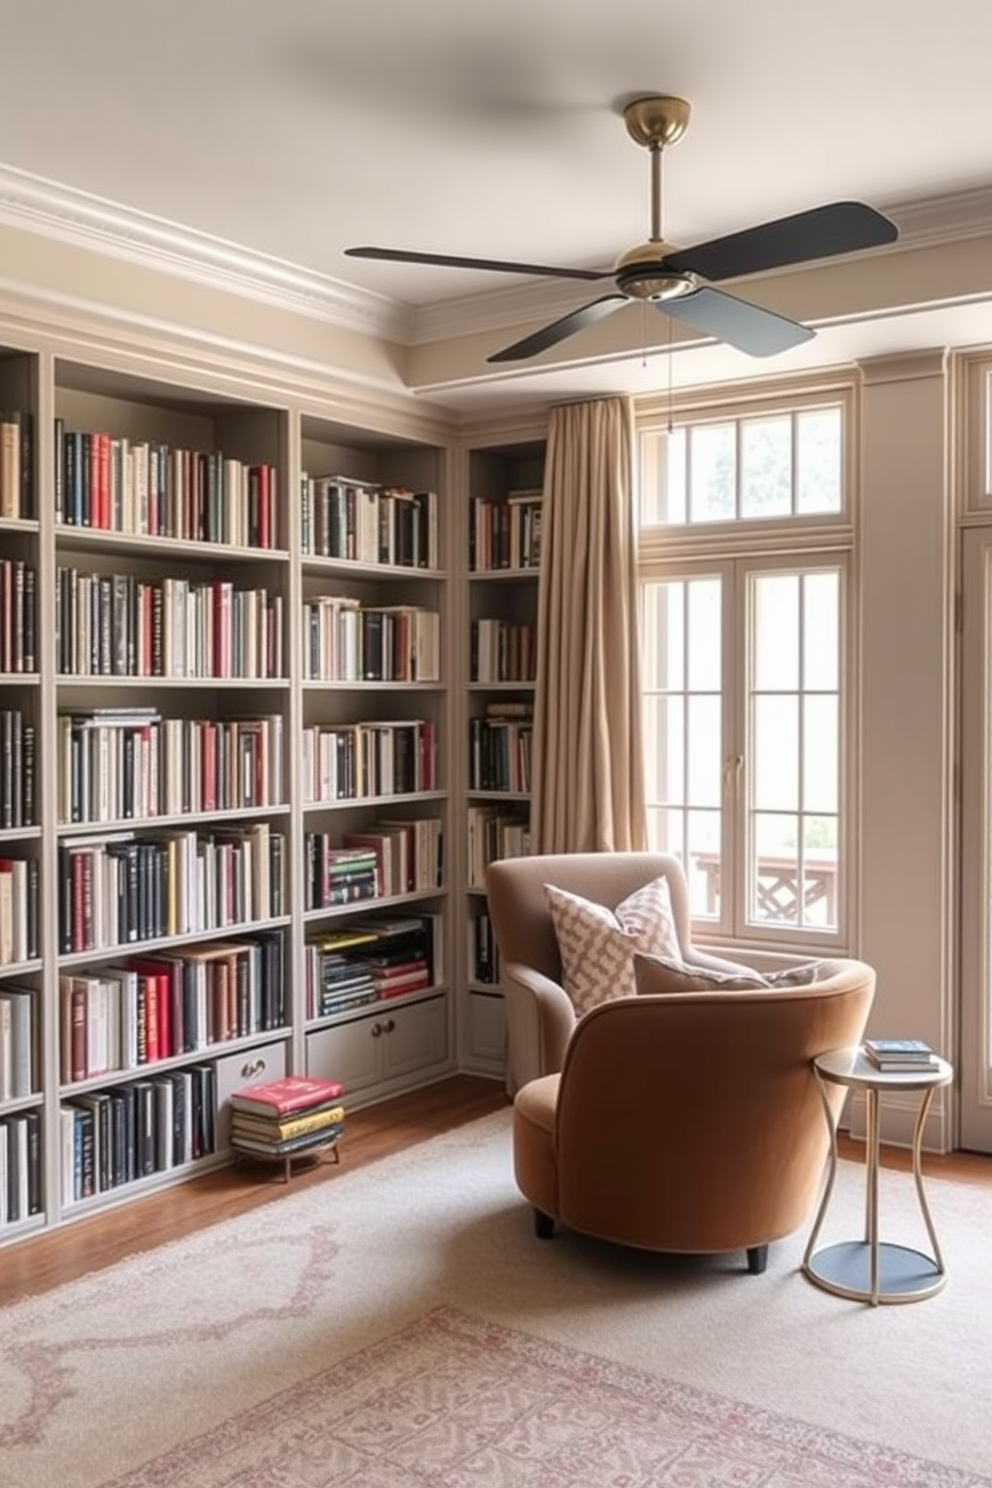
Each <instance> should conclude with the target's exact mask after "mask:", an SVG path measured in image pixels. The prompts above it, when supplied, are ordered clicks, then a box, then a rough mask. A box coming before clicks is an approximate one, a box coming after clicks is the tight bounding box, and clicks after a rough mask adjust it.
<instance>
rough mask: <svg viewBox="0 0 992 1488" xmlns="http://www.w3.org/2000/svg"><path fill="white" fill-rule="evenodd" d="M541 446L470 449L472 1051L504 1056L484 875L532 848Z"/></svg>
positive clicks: (533, 442) (480, 1058) (491, 1066)
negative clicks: (503, 860)
mask: <svg viewBox="0 0 992 1488" xmlns="http://www.w3.org/2000/svg"><path fill="white" fill-rule="evenodd" d="M544 456H545V445H544V442H543V440H539V439H520V440H513V441H508V442H506V443H500V444H496V445H491V446H479V447H475V448H472V449H471V450H470V451H469V458H468V484H469V496H468V514H467V534H466V542H467V565H468V583H467V587H468V632H469V647H468V654H467V656H466V658H465V663H466V677H465V696H466V697H467V699H468V708H467V715H468V716H467V722H466V738H465V749H466V769H465V778H466V822H465V846H466V873H465V885H466V889H465V911H464V919H465V926H466V937H465V938H466V954H467V974H468V983H467V990H468V996H467V1018H466V1023H467V1029H468V1033H469V1038H470V1046H469V1048H468V1050H467V1059H468V1061H469V1062H470V1063H471V1065H472V1067H473V1068H476V1069H478V1070H480V1071H482V1072H486V1073H492V1074H501V1073H503V1072H504V1071H505V1065H506V1018H505V1015H504V1009H503V998H502V993H501V990H500V970H499V958H498V955H497V951H496V944H495V939H494V936H493V932H492V926H491V922H490V918H489V912H488V908H487V903H486V894H485V884H484V875H485V868H486V864H487V863H489V862H490V861H491V860H492V859H493V858H498V857H515V856H519V855H520V854H522V853H526V852H527V851H528V850H529V831H530V788H531V781H530V741H531V729H532V722H533V712H534V679H535V668H536V656H537V653H536V630H537V591H538V572H539V565H540V551H541V492H542V483H543V479H544Z"/></svg>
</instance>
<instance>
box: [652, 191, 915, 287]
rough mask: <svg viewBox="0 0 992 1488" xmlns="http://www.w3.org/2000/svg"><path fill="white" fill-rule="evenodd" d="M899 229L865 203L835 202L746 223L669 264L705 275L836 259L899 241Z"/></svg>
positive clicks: (671, 259)
mask: <svg viewBox="0 0 992 1488" xmlns="http://www.w3.org/2000/svg"><path fill="white" fill-rule="evenodd" d="M898 236H899V229H898V228H897V227H896V225H895V223H894V222H890V221H889V219H888V218H887V217H883V216H882V214H881V212H876V211H875V209H874V207H868V206H865V204H864V202H831V203H829V204H828V205H827V206H823V207H812V208H811V209H810V210H809V211H808V212H797V213H796V215H795V216H794V217H780V218H779V220H778V221H777V222H764V223H761V224H760V225H759V226H758V227H749V228H745V230H744V231H743V232H737V233H731V234H730V236H729V237H726V238H713V239H712V240H711V241H710V242H709V243H697V244H696V246H695V247H694V248H680V249H678V251H677V252H675V253H670V254H668V255H667V256H666V258H665V267H666V268H667V269H675V270H676V272H678V273H680V274H681V273H686V272H689V273H692V274H699V275H700V276H701V278H703V279H736V278H738V277H740V276H741V275H744V274H758V273H760V272H761V271H762V270H763V269H781V268H784V267H785V266H786V265H787V264H799V263H808V262H811V261H813V260H815V259H818V258H832V257H833V255H834V254H836V253H855V252H857V251H858V250H859V249H862V248H877V247H879V246H880V244H882V243H894V242H895V240H896V238H897V237H898Z"/></svg>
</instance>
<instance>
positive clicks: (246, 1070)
mask: <svg viewBox="0 0 992 1488" xmlns="http://www.w3.org/2000/svg"><path fill="white" fill-rule="evenodd" d="M264 1072H265V1060H264V1059H261V1058H259V1059H249V1061H248V1063H247V1064H243V1065H242V1066H241V1078H242V1079H243V1080H253V1079H254V1078H255V1076H256V1075H261V1074H264Z"/></svg>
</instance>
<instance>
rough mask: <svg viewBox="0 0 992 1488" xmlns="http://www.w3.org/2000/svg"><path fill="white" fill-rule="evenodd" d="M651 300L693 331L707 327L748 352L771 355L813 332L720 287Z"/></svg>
mask: <svg viewBox="0 0 992 1488" xmlns="http://www.w3.org/2000/svg"><path fill="white" fill-rule="evenodd" d="M655 303H656V305H657V308H658V309H659V310H661V311H663V313H664V314H665V315H670V316H671V317H672V319H673V320H681V321H684V322H685V324H686V325H691V326H693V327H694V328H695V329H696V330H697V331H707V332H708V333H709V334H710V335H711V336H716V337H718V338H719V340H721V341H726V343H727V345H728V346H736V347H737V350H738V351H746V352H747V353H748V355H749V356H759V357H761V356H774V355H775V353H776V352H777V351H788V350H789V348H790V347H791V346H799V345H801V344H802V342H803V341H809V340H811V339H812V337H813V336H814V335H815V334H816V333H815V331H811V330H810V328H809V326H804V325H800V324H799V322H798V321H795V320H788V319H787V318H786V317H785V316H784V315H776V314H775V313H774V311H772V310H762V309H761V308H760V307H759V306H758V305H751V304H749V303H748V302H747V300H738V299H735V298H734V296H733V295H728V294H724V292H723V290H722V289H697V290H694V291H693V293H692V294H687V295H684V296H682V298H676V299H672V300H657V301H655Z"/></svg>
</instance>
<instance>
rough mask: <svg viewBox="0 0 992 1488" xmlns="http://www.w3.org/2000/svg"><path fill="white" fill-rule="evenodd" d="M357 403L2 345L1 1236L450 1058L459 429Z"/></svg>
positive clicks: (106, 1200)
mask: <svg viewBox="0 0 992 1488" xmlns="http://www.w3.org/2000/svg"><path fill="white" fill-rule="evenodd" d="M150 367H151V368H153V369H154V371H153V374H150V372H149V368H150ZM334 410H335V400H334V398H333V397H332V396H331V395H330V394H328V395H327V397H326V398H324V397H320V396H316V395H314V394H313V392H312V389H309V388H308V390H307V391H305V392H301V393H300V394H299V396H296V397H294V398H292V399H290V398H287V396H286V394H285V389H284V388H283V387H281V386H280V385H279V384H278V379H276V380H275V385H274V386H270V385H269V383H268V381H267V379H266V375H265V367H264V364H263V365H255V366H254V369H253V375H252V376H247V375H239V376H229V375H225V374H224V372H223V371H222V370H221V369H214V368H213V367H212V366H211V365H210V364H209V362H208V361H207V360H206V359H205V358H202V357H201V358H199V359H197V358H192V359H191V358H186V357H171V356H170V355H169V353H168V351H166V350H162V351H157V352H156V353H155V354H154V355H146V354H144V353H143V352H141V351H139V350H138V349H135V350H134V352H133V353H129V352H127V351H122V350H120V349H119V348H118V349H116V350H115V351H114V352H112V353H110V352H107V351H106V350H105V349H104V346H103V343H102V342H100V340H99V338H97V339H96V340H94V342H93V343H92V344H90V342H89V341H88V340H87V337H86V336H85V335H84V334H83V333H81V332H74V333H73V335H72V337H71V338H69V337H67V336H61V335H59V334H57V333H53V332H52V331H51V329H50V328H49V329H48V330H47V331H46V332H45V334H43V335H40V336H39V343H38V346H37V347H35V348H31V347H27V348H21V347H19V346H10V347H7V348H2V347H0V1244H3V1243H8V1242H10V1241H12V1240H17V1239H22V1238H25V1237H28V1236H30V1235H31V1234H33V1233H35V1232H36V1231H40V1230H41V1229H43V1228H46V1227H50V1226H52V1225H57V1224H60V1223H62V1222H64V1221H68V1220H71V1219H74V1218H76V1217H78V1216H81V1215H85V1214H88V1213H92V1212H93V1211H94V1210H96V1209H99V1208H101V1207H104V1206H106V1205H107V1204H111V1203H113V1204H117V1203H121V1202H125V1201H127V1200H128V1199H130V1198H132V1197H136V1196H138V1195H140V1194H142V1193H145V1192H148V1191H149V1190H151V1189H153V1188H156V1187H160V1186H162V1185H164V1184H168V1183H173V1182H177V1181H181V1180H182V1179H184V1178H186V1177H189V1176H193V1175H195V1174H196V1173H199V1172H202V1171H204V1169H205V1168H207V1167H209V1166H211V1165H216V1164H219V1163H222V1162H227V1161H229V1160H230V1156H231V1153H230V1144H229V1123H230V1110H229V1104H228V1097H229V1095H230V1093H231V1091H232V1090H233V1089H235V1088H237V1087H238V1086H241V1085H246V1084H250V1083H251V1082H252V1081H253V1080H258V1079H271V1078H275V1077H277V1076H279V1075H281V1074H283V1073H287V1072H290V1071H297V1072H301V1073H311V1074H324V1075H328V1076H329V1077H331V1078H333V1079H335V1080H338V1081H340V1082H341V1083H342V1084H343V1085H344V1086H345V1089H346V1091H347V1100H348V1102H349V1104H350V1105H352V1106H353V1107H354V1106H356V1105H359V1104H362V1103H366V1102H369V1101H372V1100H376V1099H380V1098H382V1097H384V1096H386V1095H389V1094H393V1093H396V1092H397V1091H399V1090H400V1089H403V1088H406V1087H408V1086H410V1085H412V1084H416V1083H426V1082H428V1081H430V1080H433V1079H436V1078H439V1077H440V1076H441V1075H443V1074H445V1073H448V1072H450V1070H452V1069H453V1068H454V1067H455V1062H456V1046H457V1038H456V1016H457V1009H456V1006H455V996H454V991H453V988H452V985H451V983H450V982H449V978H448V967H449V965H450V960H449V949H448V947H449V941H450V937H451V915H450V912H449V906H450V903H451V892H450V883H451V876H452V869H451V863H450V861H449V858H450V841H451V814H450V813H451V799H450V796H451V791H450V783H449V770H450V766H451V759H452V747H451V742H450V741H451V732H452V708H453V702H452V689H451V686H450V678H451V675H452V669H453V667H455V666H456V665H457V663H458V659H459V658H460V655H461V652H462V650H463V649H465V647H464V646H463V645H462V642H461V639H460V638H455V637H454V636H453V633H452V623H451V622H452V597H451V581H450V574H449V567H450V558H449V551H448V548H449V542H450V533H449V530H448V528H447V526H446V523H445V501H446V496H447V488H448V485H449V463H450V446H449V443H448V438H447V434H446V432H445V430H444V428H443V427H442V424H441V422H440V421H438V420H436V419H435V418H434V417H430V418H426V417H425V418H424V419H422V420H420V421H419V425H418V420H416V419H415V418H410V417H404V418H403V419H402V420H401V425H402V432H401V433H397V432H395V430H394V429H390V428H389V427H388V425H389V422H390V419H389V417H388V416H387V415H385V414H383V415H382V420H381V421H382V424H383V425H384V427H382V428H380V427H378V422H379V420H378V418H377V415H376V414H375V412H374V411H372V412H369V411H368V410H366V412H365V414H364V416H363V417H362V418H359V419H356V420H353V421H345V420H342V419H341V418H339V417H336V416H334ZM393 415H394V416H395V409H394V410H393ZM355 937H357V940H358V943H360V944H361V946H362V947H363V948H364V949H363V951H362V954H361V956H360V957H359V958H358V959H359V960H360V962H361V964H360V966H357V967H356V966H355V965H353V964H351V963H350V962H348V961H346V960H344V959H342V944H341V943H342V941H349V940H353V939H355Z"/></svg>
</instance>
